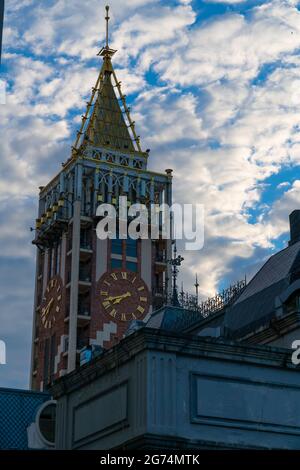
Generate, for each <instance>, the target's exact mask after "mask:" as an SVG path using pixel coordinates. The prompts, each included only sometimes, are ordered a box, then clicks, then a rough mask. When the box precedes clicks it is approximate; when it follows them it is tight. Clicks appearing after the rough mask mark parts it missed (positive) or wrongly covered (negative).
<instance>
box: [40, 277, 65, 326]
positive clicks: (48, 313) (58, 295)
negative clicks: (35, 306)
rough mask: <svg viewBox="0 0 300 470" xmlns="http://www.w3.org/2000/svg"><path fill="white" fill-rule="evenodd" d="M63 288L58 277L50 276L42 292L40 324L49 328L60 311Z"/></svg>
mask: <svg viewBox="0 0 300 470" xmlns="http://www.w3.org/2000/svg"><path fill="white" fill-rule="evenodd" d="M62 300H63V288H62V281H61V279H60V277H58V276H57V277H54V278H52V279H51V280H50V281H49V283H48V286H47V288H46V291H45V293H44V297H43V301H42V305H41V324H42V326H43V327H44V328H45V330H51V329H52V328H53V327H54V325H55V324H56V321H57V319H58V317H59V315H60V314H61V311H62Z"/></svg>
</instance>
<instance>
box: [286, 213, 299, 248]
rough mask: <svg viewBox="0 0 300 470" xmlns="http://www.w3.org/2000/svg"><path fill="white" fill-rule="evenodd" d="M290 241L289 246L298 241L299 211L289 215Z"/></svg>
mask: <svg viewBox="0 0 300 470" xmlns="http://www.w3.org/2000/svg"><path fill="white" fill-rule="evenodd" d="M290 231H291V240H290V242H289V245H294V243H297V242H299V241H300V210H295V211H293V212H292V213H291V214H290Z"/></svg>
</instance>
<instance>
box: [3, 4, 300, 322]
mask: <svg viewBox="0 0 300 470" xmlns="http://www.w3.org/2000/svg"><path fill="white" fill-rule="evenodd" d="M210 3H212V2H210ZM215 3H221V2H217V1H215ZM223 3H227V4H229V3H238V2H233V1H231V2H230V1H227V2H225V1H224V2H223ZM297 5H298V2H296V1H292V0H291V1H284V0H273V1H272V2H265V3H264V4H262V5H260V6H258V7H255V8H252V9H251V8H250V7H249V5H248V14H247V15H246V16H245V15H243V14H242V12H241V13H240V14H238V13H234V12H232V11H231V10H230V9H228V11H227V13H226V14H224V15H218V16H213V17H211V18H209V20H205V19H201V18H198V20H197V23H196V11H195V8H194V7H195V3H194V2H190V1H185V0H182V1H181V2H176V4H174V5H173V6H171V5H169V4H168V6H166V5H165V4H164V3H163V2H158V1H155V0H148V1H147V0H135V1H133V0H126V1H122V2H121V0H114V1H113V2H111V7H112V8H111V17H112V21H111V44H112V46H113V47H116V48H118V49H119V51H118V54H117V55H116V56H115V58H114V64H115V66H116V70H117V75H118V78H119V79H120V80H122V82H123V83H122V89H123V91H124V93H126V94H128V95H130V94H137V96H138V97H137V99H136V100H135V101H134V102H133V103H132V105H131V108H132V117H133V119H134V120H135V121H136V126H137V131H138V133H139V134H140V135H141V136H142V144H143V147H144V148H148V147H149V148H151V149H152V152H151V158H150V161H149V164H150V166H151V168H152V169H155V170H162V171H163V170H164V169H165V168H174V198H175V200H176V201H182V202H197V203H203V204H204V205H205V209H206V222H205V246H204V249H203V250H202V251H201V252H199V253H184V254H183V255H184V257H185V263H184V270H182V271H183V272H184V277H185V279H186V281H187V282H188V283H187V282H185V288H189V287H190V286H191V285H192V284H193V277H194V274H195V272H198V275H199V280H200V290H201V294H202V295H210V294H213V293H214V292H215V291H216V290H217V289H218V285H219V283H220V280H222V281H223V280H224V278H226V279H228V280H229V279H230V280H231V279H232V280H233V279H235V278H236V277H240V276H242V275H243V274H244V271H249V272H251V273H253V271H254V269H256V268H257V266H258V264H259V263H261V262H262V261H263V259H264V258H265V257H266V256H267V255H268V254H269V253H270V252H271V251H272V249H274V240H276V239H277V238H278V237H279V236H280V235H282V233H286V232H287V230H288V213H289V212H290V211H291V210H293V209H295V208H299V197H300V188H299V181H296V182H294V184H293V185H292V186H288V185H287V184H288V183H289V182H288V181H287V182H286V183H287V184H286V185H285V186H283V184H281V185H279V188H278V189H281V190H286V191H285V192H284V193H283V195H282V196H281V198H280V199H278V200H277V201H275V202H272V201H271V202H270V203H269V202H268V205H266V204H262V194H263V192H264V191H265V190H268V191H270V187H266V185H265V180H266V179H267V178H268V177H270V176H271V175H272V174H278V173H280V171H281V168H282V166H283V165H285V166H286V165H294V166H295V171H296V168H297V167H296V165H299V164H300V138H299V128H300V127H299V124H300V92H299V90H300V83H299V76H300V60H299V55H298V50H299V48H300V27H299V24H300V22H299V19H300V12H299V11H298V10H297V8H296V6H297ZM102 10H103V9H101V7H99V2H98V0H90V1H89V2H86V4H85V6H84V18H83V17H82V12H83V9H82V2H81V1H79V0H74V1H73V2H69V1H68V2H67V1H66V0H55V1H53V2H43V5H41V3H40V2H37V1H36V0H32V1H29V0H28V1H25V0H23V1H19V0H18V1H15V0H11V2H10V4H9V7H8V9H7V22H6V30H5V34H4V38H5V41H4V44H5V45H6V52H5V55H4V60H5V61H6V64H7V68H8V79H9V87H8V96H7V105H6V106H1V107H0V114H1V124H2V126H1V127H2V129H1V132H2V135H1V139H0V153H1V162H0V172H1V180H0V203H1V214H2V220H4V221H6V223H7V225H6V226H5V227H4V229H3V231H2V233H1V235H0V243H1V245H2V246H5V248H6V257H7V259H14V258H16V257H20V258H19V259H30V257H32V247H31V246H30V233H29V232H28V228H29V226H30V225H33V220H34V218H35V209H34V208H35V204H36V198H37V193H38V189H37V188H38V186H40V185H43V184H45V183H46V182H47V181H48V180H49V179H50V177H52V176H53V175H54V174H55V173H56V172H57V171H58V170H59V168H60V163H61V162H62V161H64V160H66V159H67V158H68V157H69V151H70V146H71V144H72V140H73V138H74V135H75V131H76V128H78V126H79V124H80V119H81V118H80V116H81V114H82V111H83V109H84V104H85V101H86V98H87V96H88V95H89V93H90V89H91V88H92V87H93V86H94V84H95V82H96V78H97V74H98V70H99V67H100V64H101V62H100V61H99V62H98V63H97V62H96V60H97V59H96V60H95V61H94V62H91V60H90V59H93V58H95V54H96V53H97V51H98V49H100V47H101V45H102V44H103V40H104V21H103V16H104V12H103V11H102ZM24 50H25V51H26V54H25V53H24ZM30 52H31V53H32V55H33V56H32V57H29V55H30V54H29V53H30ZM91 64H92V65H91ZM149 72H150V75H151V76H154V75H155V74H156V78H157V81H156V83H155V84H153V83H151V81H149V80H147V79H148V73H149ZM258 78H260V80H259V79H258ZM298 179H300V178H298ZM15 207H16V209H14V208H15ZM251 211H253V212H254V213H255V212H256V211H257V213H256V217H254V218H251V217H250V213H251ZM30 220H32V222H30ZM253 266H254V267H255V268H254V267H253ZM19 284H20V286H19V288H20V290H19V292H21V290H22V286H23V285H24V284H22V280H21V279H20V282H19ZM20 295H21V294H20ZM22 296H23V292H22V295H21V297H22ZM28 315H31V312H30V313H28ZM28 318H29V317H28Z"/></svg>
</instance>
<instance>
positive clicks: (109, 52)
mask: <svg viewBox="0 0 300 470" xmlns="http://www.w3.org/2000/svg"><path fill="white" fill-rule="evenodd" d="M105 10H106V16H105V21H106V42H105V46H104V47H102V49H101V51H100V52H99V54H98V55H100V56H102V57H103V58H104V59H110V58H111V57H112V56H113V55H114V54H115V53H116V52H117V51H116V50H114V49H110V47H109V20H110V16H109V6H108V5H106V7H105Z"/></svg>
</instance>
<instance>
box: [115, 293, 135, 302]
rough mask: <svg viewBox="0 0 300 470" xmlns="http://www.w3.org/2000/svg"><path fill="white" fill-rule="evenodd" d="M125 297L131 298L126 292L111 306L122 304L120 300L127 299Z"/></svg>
mask: <svg viewBox="0 0 300 470" xmlns="http://www.w3.org/2000/svg"><path fill="white" fill-rule="evenodd" d="M127 297H131V294H130V292H126V294H123V295H121V296H120V297H119V298H117V299H115V301H114V302H113V305H116V304H119V303H120V302H122V300H124V299H127Z"/></svg>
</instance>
